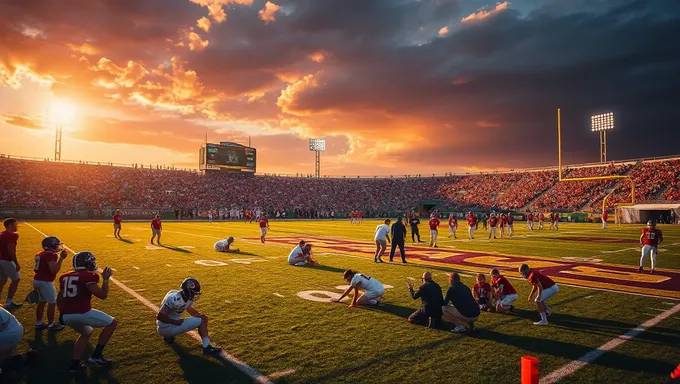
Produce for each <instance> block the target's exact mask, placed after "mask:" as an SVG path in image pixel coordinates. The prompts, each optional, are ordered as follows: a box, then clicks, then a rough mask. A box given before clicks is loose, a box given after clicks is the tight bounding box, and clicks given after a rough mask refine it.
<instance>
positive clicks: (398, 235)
mask: <svg viewBox="0 0 680 384" xmlns="http://www.w3.org/2000/svg"><path fill="white" fill-rule="evenodd" d="M390 232H391V233H390V235H392V248H391V249H390V261H392V259H393V258H394V252H395V251H396V249H397V246H399V253H400V254H401V262H402V263H404V264H406V254H405V253H404V239H405V238H406V226H405V225H404V223H403V221H402V220H401V217H397V222H396V223H394V224H393V225H392V228H391V229H390Z"/></svg>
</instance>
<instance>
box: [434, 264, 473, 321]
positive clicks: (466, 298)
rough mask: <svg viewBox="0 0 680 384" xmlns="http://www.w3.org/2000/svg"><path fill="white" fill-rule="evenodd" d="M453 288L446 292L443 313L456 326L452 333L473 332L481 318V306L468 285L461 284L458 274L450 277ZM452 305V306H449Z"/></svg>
mask: <svg viewBox="0 0 680 384" xmlns="http://www.w3.org/2000/svg"><path fill="white" fill-rule="evenodd" d="M449 283H451V286H450V287H449V289H448V290H447V291H446V296H445V297H444V306H443V307H442V313H443V314H444V317H445V318H446V319H447V320H449V321H450V322H452V323H454V324H456V328H454V329H453V330H452V332H457V333H458V332H472V331H474V329H475V321H477V319H478V318H479V314H480V311H479V305H478V304H477V302H476V301H475V298H474V297H473V296H472V292H470V288H468V287H467V285H465V284H463V283H461V281H460V276H459V275H458V273H455V272H454V273H452V274H450V275H449ZM449 303H451V305H448V304H449Z"/></svg>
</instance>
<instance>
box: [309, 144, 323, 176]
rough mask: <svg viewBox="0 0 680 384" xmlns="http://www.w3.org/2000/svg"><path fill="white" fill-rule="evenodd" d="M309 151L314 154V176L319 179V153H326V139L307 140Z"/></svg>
mask: <svg viewBox="0 0 680 384" xmlns="http://www.w3.org/2000/svg"><path fill="white" fill-rule="evenodd" d="M309 150H310V151H312V152H314V153H315V154H316V164H315V166H314V176H316V177H321V152H325V151H326V139H309Z"/></svg>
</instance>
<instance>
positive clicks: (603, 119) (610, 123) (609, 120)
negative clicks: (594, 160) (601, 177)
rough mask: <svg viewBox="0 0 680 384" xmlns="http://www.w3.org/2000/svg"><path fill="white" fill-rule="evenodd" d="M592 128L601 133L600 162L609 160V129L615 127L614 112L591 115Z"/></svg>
mask: <svg viewBox="0 0 680 384" xmlns="http://www.w3.org/2000/svg"><path fill="white" fill-rule="evenodd" d="M590 128H591V130H592V131H593V132H599V133H600V162H601V163H606V162H607V131H609V130H611V129H614V113H613V112H607V113H602V114H599V115H594V116H591V117H590Z"/></svg>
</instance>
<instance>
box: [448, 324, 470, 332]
mask: <svg viewBox="0 0 680 384" xmlns="http://www.w3.org/2000/svg"><path fill="white" fill-rule="evenodd" d="M465 331H467V329H465V327H462V326H460V325H456V328H454V329H452V330H451V332H454V333H463V332H465Z"/></svg>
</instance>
